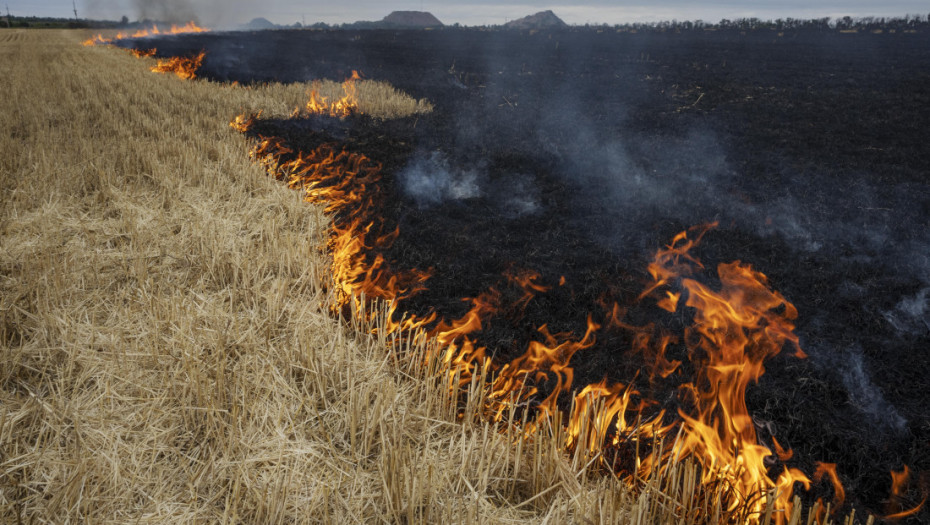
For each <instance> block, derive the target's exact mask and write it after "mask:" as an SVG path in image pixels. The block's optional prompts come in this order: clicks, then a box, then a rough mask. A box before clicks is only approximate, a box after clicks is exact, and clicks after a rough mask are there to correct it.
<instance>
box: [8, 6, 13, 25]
mask: <svg viewBox="0 0 930 525" xmlns="http://www.w3.org/2000/svg"><path fill="white" fill-rule="evenodd" d="M12 22H13V17H12V16H10V4H6V27H7V29H9V28H11V27H13V26H12V25H11V24H12Z"/></svg>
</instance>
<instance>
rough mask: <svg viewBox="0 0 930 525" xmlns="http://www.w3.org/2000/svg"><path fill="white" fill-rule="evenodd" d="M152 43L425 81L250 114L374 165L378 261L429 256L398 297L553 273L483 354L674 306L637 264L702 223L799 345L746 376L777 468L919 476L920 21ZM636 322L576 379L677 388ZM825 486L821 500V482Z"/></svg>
mask: <svg viewBox="0 0 930 525" xmlns="http://www.w3.org/2000/svg"><path fill="white" fill-rule="evenodd" d="M139 47H152V46H151V43H150V42H145V43H140V44H139ZM157 48H158V51H159V55H161V56H174V55H186V54H192V53H195V52H197V51H199V50H201V49H205V50H206V51H207V56H206V59H205V61H204V65H203V69H202V70H201V72H200V74H201V75H203V76H206V77H207V78H211V79H214V80H223V81H232V80H236V81H239V82H242V83H249V82H266V81H283V82H292V81H306V80H311V79H316V78H329V79H334V80H341V79H343V78H345V77H347V76H349V75H350V74H351V71H352V70H359V71H361V72H362V73H363V74H364V75H365V76H366V77H367V78H371V79H376V80H385V81H388V82H390V83H391V84H393V85H394V86H396V87H397V88H399V89H401V90H403V91H405V92H407V93H409V94H411V95H413V96H415V97H425V98H427V99H429V100H430V101H431V102H432V103H433V104H434V105H435V107H436V110H435V111H434V112H433V113H432V114H431V115H428V116H420V117H412V118H408V119H399V120H395V121H389V122H379V121H375V120H371V119H367V118H365V117H358V118H355V119H352V120H349V121H345V122H342V123H329V124H327V125H325V126H324V125H323V123H322V122H308V121H281V122H273V121H272V122H264V123H262V124H261V126H260V127H259V129H257V130H256V131H257V132H260V133H263V134H266V135H270V134H274V135H279V136H284V137H286V138H287V140H288V141H289V142H290V143H292V144H294V145H297V146H302V147H311V146H314V145H316V144H318V143H319V142H321V141H324V140H334V139H335V140H339V141H340V142H342V143H343V144H345V146H346V147H347V148H349V149H352V150H355V151H358V152H361V153H364V154H366V155H368V156H370V157H372V158H374V159H376V160H378V161H379V162H381V163H383V165H384V184H385V191H386V192H387V194H388V195H391V196H392V197H391V198H390V199H388V200H387V202H385V203H384V208H383V210H381V211H380V214H381V217H382V218H383V220H384V221H385V222H386V223H387V224H389V225H391V224H396V225H399V227H400V231H401V235H400V238H399V239H398V240H397V242H396V243H395V244H394V246H393V247H392V248H391V250H390V251H389V253H388V254H387V256H388V258H389V260H391V261H392V264H394V265H395V266H396V267H398V268H413V267H416V268H421V269H425V268H432V269H433V277H432V278H431V279H430V281H429V289H428V290H427V291H425V292H423V293H421V294H420V295H417V296H415V297H413V298H412V299H410V300H409V301H408V302H407V303H406V304H405V307H406V308H407V310H408V311H411V312H415V313H425V312H427V311H429V310H432V309H435V310H437V311H438V312H440V313H441V314H442V315H443V316H444V317H446V318H448V319H453V318H456V317H458V316H460V315H462V314H463V313H464V312H465V311H466V310H467V309H468V307H469V304H468V303H466V302H463V301H462V299H463V298H468V297H475V296H477V295H479V294H481V293H482V292H484V291H486V290H488V289H489V288H490V287H495V288H496V289H497V290H499V291H501V293H502V295H503V296H504V298H505V299H508V298H509V299H512V300H513V301H516V300H517V299H518V298H519V297H520V294H521V293H522V292H521V290H519V289H518V288H517V287H515V285H513V284H512V283H509V282H508V281H507V279H506V278H504V277H503V275H504V274H505V273H507V272H510V273H514V272H515V271H519V270H533V271H536V272H539V274H540V275H541V277H540V279H539V281H538V282H539V283H540V284H543V285H545V286H547V287H549V291H548V292H546V293H540V294H537V295H536V297H535V298H533V299H532V300H531V301H529V303H528V305H527V306H526V308H525V309H521V308H516V307H513V308H509V309H507V308H505V309H504V312H503V313H502V314H501V315H500V316H499V317H497V318H494V319H492V320H491V323H490V325H489V327H488V328H487V329H486V330H484V331H483V332H482V333H481V334H480V335H479V336H478V339H479V340H480V342H481V343H483V344H486V345H488V347H489V349H491V351H492V352H493V353H494V355H495V356H496V358H497V359H498V360H500V361H506V360H507V359H510V358H512V357H515V356H516V355H519V354H520V353H522V352H523V350H524V349H525V348H526V344H527V342H528V341H529V340H531V339H537V340H538V339H540V336H539V335H538V334H537V333H536V329H537V328H538V327H539V326H541V325H543V324H548V326H549V329H550V331H551V332H553V333H555V332H562V331H564V332H573V333H574V334H576V337H580V335H581V334H582V333H583V331H584V327H585V319H586V318H587V316H588V315H592V316H593V317H594V318H595V319H596V320H600V321H603V320H604V316H605V310H604V307H603V305H605V304H607V305H609V304H612V303H614V302H617V303H619V304H621V305H624V306H626V307H627V308H629V309H630V310H629V313H628V316H627V318H626V319H627V321H628V322H631V323H634V324H639V325H644V324H646V323H647V322H650V321H651V322H658V323H660V324H663V325H665V326H670V327H674V326H675V325H676V324H678V325H680V324H682V323H686V322H687V319H680V318H676V317H675V316H670V315H668V314H664V315H663V312H662V311H661V310H658V309H657V308H655V307H650V306H646V305H638V304H636V301H635V298H636V296H637V295H638V294H639V293H640V292H641V291H642V287H643V284H644V283H645V281H646V274H645V266H646V263H647V262H648V260H649V259H650V258H651V256H652V254H654V252H655V250H656V249H657V248H658V247H660V246H662V245H663V244H665V243H667V242H668V241H669V240H670V239H671V237H672V236H673V235H674V234H675V233H676V232H678V231H681V230H683V229H685V228H687V227H689V226H692V225H694V224H700V223H704V222H709V221H713V220H717V221H720V223H721V225H720V227H719V228H718V229H717V230H715V231H714V232H712V233H710V234H708V235H707V237H706V238H705V242H704V243H703V244H702V246H701V247H700V248H699V250H698V252H697V255H699V256H700V257H701V259H702V260H703V261H704V263H705V265H706V266H707V267H708V268H711V269H713V268H714V267H715V266H716V264H717V263H719V262H728V261H731V260H736V259H739V260H742V261H744V262H747V263H750V264H752V265H753V267H754V268H757V269H759V270H761V271H762V272H764V273H765V274H766V275H767V276H768V277H769V280H770V283H771V284H772V286H773V287H774V288H775V289H777V290H779V291H780V292H781V293H782V294H784V295H785V296H786V297H787V298H788V299H789V300H790V301H792V302H793V303H794V304H795V305H796V306H797V308H798V311H799V319H798V329H797V331H798V333H799V335H800V337H801V343H802V346H803V348H804V350H805V351H806V352H807V353H808V354H809V355H810V357H809V358H808V359H805V360H799V359H797V358H795V357H792V356H791V355H787V354H783V355H779V356H777V357H776V358H774V359H772V360H771V361H770V362H768V363H767V366H766V369H767V371H766V373H765V375H764V376H763V377H762V380H761V381H760V383H759V384H758V385H756V386H752V387H751V388H750V390H749V392H748V403H749V407H750V410H751V412H752V413H753V415H754V419H755V420H756V422H757V426H758V428H759V435H760V439H761V440H762V441H763V442H765V443H770V442H771V440H772V438H773V437H775V438H777V439H778V441H779V442H780V443H781V444H782V445H785V446H788V447H791V448H793V449H794V452H795V454H794V459H792V460H790V461H789V462H788V464H789V466H796V467H799V468H801V469H802V470H804V471H805V472H808V473H812V472H813V471H814V462H815V461H826V462H832V463H837V464H838V471H839V474H840V476H841V478H842V481H843V483H844V484H845V486H846V490H847V494H848V498H847V502H848V504H851V505H855V506H856V507H857V508H858V509H860V512H861V511H862V510H867V511H870V512H874V513H878V514H882V513H884V512H886V510H887V509H890V507H889V506H888V502H887V497H888V494H889V490H890V476H889V473H888V472H889V470H891V469H896V470H900V469H901V468H902V466H903V465H904V464H907V465H909V466H910V468H911V469H912V471H916V472H917V475H916V479H915V481H914V483H912V484H911V486H910V489H909V492H908V494H907V496H906V498H905V501H904V503H905V504H915V503H917V502H919V501H920V500H921V499H922V498H923V495H922V494H925V493H926V492H927V491H928V488H930V379H928V373H930V259H928V257H930V147H928V145H927V140H928V137H930V34H928V33H927V32H916V33H903V32H899V33H894V34H889V33H883V34H842V33H838V32H832V31H829V32H814V31H809V32H795V33H785V34H778V33H775V32H772V31H768V30H764V31H757V32H751V33H749V34H740V33H737V32H687V33H648V34H631V33H617V32H612V31H605V32H598V31H594V30H568V31H564V32H556V33H546V32H539V33H535V34H527V33H519V32H487V31H478V30H443V31H424V32H416V31H411V32H403V31H344V32H343V31H332V32H315V31H273V32H264V33H227V34H223V33H215V34H213V33H211V34H201V35H191V36H186V37H183V38H178V37H170V38H163V39H161V40H159V41H158V42H157ZM327 126H328V127H327ZM314 130H315V131H314ZM711 274H712V272H711ZM561 277H564V278H565V285H564V286H560V285H559V281H560V278H561ZM707 279H708V280H709V281H711V282H712V281H713V277H712V276H709V277H707ZM505 302H506V301H505ZM629 338H630V336H629V334H627V333H624V332H623V331H620V330H606V329H605V330H603V331H602V332H600V333H599V334H598V342H597V344H596V345H595V347H593V348H591V349H589V350H586V351H583V352H581V353H579V354H577V355H575V357H574V358H573V359H572V362H571V364H572V366H573V367H574V368H575V386H576V387H578V388H580V387H581V386H582V385H584V384H586V383H589V382H593V381H598V380H600V379H602V378H603V377H604V376H605V375H606V376H607V377H608V378H609V379H611V380H614V381H620V382H624V383H629V382H631V381H634V379H636V377H637V374H638V373H639V374H640V375H639V379H637V380H636V381H637V384H638V386H639V387H640V388H641V390H643V391H644V392H645V393H646V394H647V395H649V396H650V397H652V398H654V399H656V400H657V401H659V403H660V404H661V405H663V406H666V407H667V408H674V406H675V405H676V403H678V400H677V396H676V395H675V388H674V387H675V386H676V385H677V384H678V383H679V382H681V381H686V380H687V375H688V374H687V372H688V367H687V366H685V367H683V368H682V370H681V373H680V374H676V375H673V376H672V377H671V378H670V379H668V380H666V381H657V382H655V383H649V382H648V381H646V380H644V377H645V376H646V371H647V367H646V364H645V363H643V362H642V361H641V358H640V357H639V356H635V355H631V353H630V352H629V351H627V350H625V349H626V348H629V344H630V341H629ZM671 351H672V353H676V352H677V353H678V356H679V357H686V356H685V354H684V351H683V350H682V349H681V348H673V349H672V350H671ZM543 387H545V385H543ZM818 496H820V497H824V498H825V499H829V498H831V497H832V492H831V489H830V487H829V484H828V483H826V482H823V483H820V484H815V485H814V487H813V489H812V491H811V493H810V495H809V497H810V498H814V497H818ZM921 520H930V514H928V513H927V512H926V511H925V512H923V513H922V514H920V515H919V516H917V517H915V518H912V522H914V523H918V522H920V521H921Z"/></svg>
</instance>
